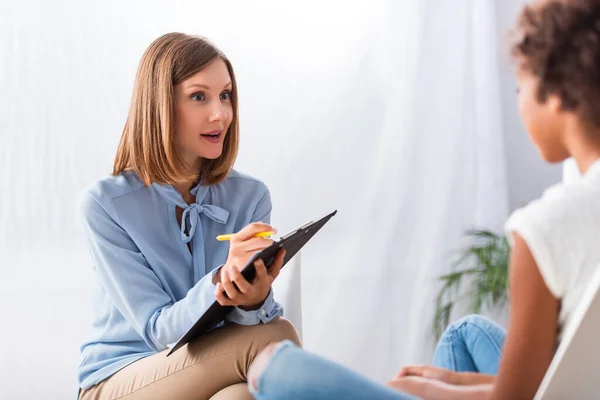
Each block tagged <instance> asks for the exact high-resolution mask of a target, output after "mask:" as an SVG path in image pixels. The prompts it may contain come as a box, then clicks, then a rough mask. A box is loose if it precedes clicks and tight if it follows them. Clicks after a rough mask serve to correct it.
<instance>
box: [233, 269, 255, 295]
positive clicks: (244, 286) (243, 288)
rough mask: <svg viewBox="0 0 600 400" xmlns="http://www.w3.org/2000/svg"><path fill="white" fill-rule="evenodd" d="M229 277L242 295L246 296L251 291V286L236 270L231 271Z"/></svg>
mask: <svg viewBox="0 0 600 400" xmlns="http://www.w3.org/2000/svg"><path fill="white" fill-rule="evenodd" d="M230 277H231V280H232V281H233V282H234V283H235V284H236V286H237V287H238V289H239V291H240V292H241V293H242V294H248V293H250V292H251V291H252V285H251V284H250V282H248V281H247V280H246V278H244V275H242V273H241V272H240V271H238V269H237V268H232V269H231V271H230Z"/></svg>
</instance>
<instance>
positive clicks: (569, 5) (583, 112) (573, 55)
mask: <svg viewBox="0 0 600 400" xmlns="http://www.w3.org/2000/svg"><path fill="white" fill-rule="evenodd" d="M516 32H517V33H518V34H519V39H518V40H517V41H516V43H515V44H514V45H513V47H512V51H511V53H512V56H513V57H514V58H515V60H516V62H517V65H518V67H519V68H520V69H521V70H523V71H526V72H528V73H531V74H533V75H534V76H535V77H537V78H538V79H539V89H538V93H537V97H538V100H539V101H540V102H544V101H545V100H546V98H547V97H548V96H549V95H556V96H558V97H559V98H560V100H561V106H562V109H563V110H565V111H571V112H574V113H577V114H578V115H579V116H580V117H581V118H582V119H583V120H584V121H586V122H587V123H591V124H592V125H594V126H596V127H600V0H549V1H545V2H539V3H537V4H535V5H530V6H526V7H525V8H524V9H523V11H522V13H521V16H520V17H519V21H518V24H517V27H516Z"/></svg>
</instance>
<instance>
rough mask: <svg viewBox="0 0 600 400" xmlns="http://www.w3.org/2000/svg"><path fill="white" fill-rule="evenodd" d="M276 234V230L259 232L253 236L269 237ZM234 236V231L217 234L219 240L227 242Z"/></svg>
mask: <svg viewBox="0 0 600 400" xmlns="http://www.w3.org/2000/svg"><path fill="white" fill-rule="evenodd" d="M274 234H275V232H259V233H257V234H256V235H254V236H253V237H261V238H264V237H269V236H273V235H274ZM232 237H233V233H228V234H226V235H219V236H217V240H218V241H219V242H225V241H227V240H231V238H232Z"/></svg>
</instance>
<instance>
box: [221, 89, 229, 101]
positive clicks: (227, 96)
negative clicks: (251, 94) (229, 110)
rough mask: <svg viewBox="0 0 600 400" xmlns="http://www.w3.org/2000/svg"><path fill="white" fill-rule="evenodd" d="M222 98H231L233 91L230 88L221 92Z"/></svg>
mask: <svg viewBox="0 0 600 400" xmlns="http://www.w3.org/2000/svg"><path fill="white" fill-rule="evenodd" d="M221 100H231V92H230V91H229V90H228V91H226V92H223V93H221Z"/></svg>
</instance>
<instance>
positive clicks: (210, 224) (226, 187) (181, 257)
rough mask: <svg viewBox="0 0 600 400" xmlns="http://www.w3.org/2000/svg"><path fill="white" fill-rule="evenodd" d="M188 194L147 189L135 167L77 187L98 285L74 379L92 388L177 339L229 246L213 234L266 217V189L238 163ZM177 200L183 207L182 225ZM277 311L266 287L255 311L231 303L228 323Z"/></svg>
mask: <svg viewBox="0 0 600 400" xmlns="http://www.w3.org/2000/svg"><path fill="white" fill-rule="evenodd" d="M190 192H191V194H192V195H194V196H196V202H195V203H194V204H190V205H188V204H186V203H185V201H184V200H183V197H182V196H181V194H180V193H179V192H178V191H177V190H175V188H174V187H173V186H171V185H161V184H156V183H153V184H152V185H151V186H149V187H146V186H144V184H143V183H142V181H141V180H140V179H139V178H138V176H137V174H136V173H134V172H125V173H122V174H120V175H118V176H111V177H108V178H106V179H102V180H100V181H98V182H95V183H94V184H92V185H91V186H89V187H88V188H86V189H85V190H84V191H83V192H82V194H81V197H80V199H79V214H80V217H81V220H82V225H83V229H84V232H85V238H86V242H87V245H88V248H89V250H90V253H91V257H92V263H93V268H94V272H95V277H96V285H95V288H94V293H93V324H92V331H91V335H90V337H89V339H88V340H86V341H85V342H84V343H83V344H82V347H81V353H82V361H81V364H80V366H79V371H78V379H79V385H80V387H82V388H84V389H89V388H91V387H92V386H94V385H96V384H98V383H99V382H101V381H102V380H104V379H106V378H107V377H109V376H111V375H112V374H114V373H116V372H117V371H119V370H120V369H122V368H123V367H125V366H127V365H128V364H131V363H132V362H134V361H136V360H139V359H140V358H143V357H146V356H149V355H152V354H155V353H156V352H160V351H162V350H165V349H167V348H168V347H169V345H172V344H174V343H175V342H177V341H178V340H179V339H180V338H181V336H183V334H184V333H185V332H186V331H187V330H188V329H189V328H190V327H191V326H192V325H193V324H194V323H195V322H196V321H197V320H198V318H200V316H201V315H202V314H203V313H204V311H205V310H206V309H207V308H208V307H209V306H210V305H211V304H212V303H213V302H214V301H215V296H214V291H215V285H214V284H213V283H212V276H213V274H214V272H216V270H217V269H218V267H219V266H221V265H223V264H225V262H226V260H227V254H228V251H229V246H228V244H227V242H218V241H217V240H216V236H217V235H219V234H222V233H231V232H238V231H239V230H241V229H242V228H243V227H245V226H246V225H248V224H249V223H251V222H258V221H262V222H266V223H269V222H270V216H271V197H270V194H269V191H268V189H267V187H266V186H265V184H264V183H262V182H261V181H259V180H256V179H254V178H252V177H249V176H247V175H243V174H241V173H239V172H237V171H232V173H231V174H230V175H229V177H228V178H227V179H225V180H224V181H223V182H221V183H219V184H216V185H210V186H203V185H198V186H196V187H194V188H193V189H192V190H191V191H190ZM177 206H178V207H180V208H182V209H183V210H184V212H183V218H182V221H181V227H180V226H179V224H178V221H177V219H176V207H177ZM188 244H189V245H190V246H191V249H192V251H191V252H190V249H189V248H188ZM281 314H282V309H281V306H280V305H279V304H277V303H276V302H275V301H274V299H273V292H272V291H271V292H270V293H269V296H268V297H267V299H266V300H265V302H264V303H263V305H262V307H261V308H260V309H258V310H256V311H243V310H241V309H240V308H237V307H236V308H234V309H233V310H232V311H231V313H230V314H229V315H228V316H227V321H229V322H235V323H238V324H243V325H256V324H259V323H261V322H263V323H267V322H269V321H270V320H272V319H273V318H275V317H276V316H278V315H281Z"/></svg>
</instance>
